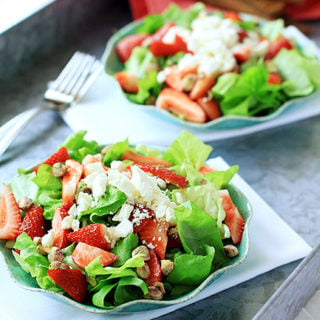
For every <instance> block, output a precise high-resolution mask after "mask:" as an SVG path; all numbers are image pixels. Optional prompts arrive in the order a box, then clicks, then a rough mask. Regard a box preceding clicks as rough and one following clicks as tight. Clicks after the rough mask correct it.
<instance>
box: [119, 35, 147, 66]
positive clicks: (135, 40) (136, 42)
mask: <svg viewBox="0 0 320 320" xmlns="http://www.w3.org/2000/svg"><path fill="white" fill-rule="evenodd" d="M148 37H149V35H148V34H145V33H139V34H131V35H129V36H127V37H124V38H122V39H121V40H120V41H119V42H118V43H117V44H116V51H117V53H118V56H119V58H120V60H121V61H122V62H126V61H127V60H128V59H129V58H130V55H131V52H132V50H133V49H134V48H135V47H137V46H140V45H141V44H142V42H143V41H144V40H145V39H146V38H148Z"/></svg>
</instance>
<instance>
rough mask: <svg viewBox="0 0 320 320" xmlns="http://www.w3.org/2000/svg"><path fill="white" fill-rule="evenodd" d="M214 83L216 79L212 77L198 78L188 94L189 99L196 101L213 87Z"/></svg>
mask: <svg viewBox="0 0 320 320" xmlns="http://www.w3.org/2000/svg"><path fill="white" fill-rule="evenodd" d="M215 83H216V78H215V77H214V76H213V75H211V76H206V77H203V78H198V80H197V81H196V83H195V85H194V87H193V88H192V90H191V92H190V94H189V96H190V99H191V100H197V99H199V98H202V97H203V96H205V95H206V93H207V92H208V91H209V90H210V89H211V88H212V87H213V86H214V85H215Z"/></svg>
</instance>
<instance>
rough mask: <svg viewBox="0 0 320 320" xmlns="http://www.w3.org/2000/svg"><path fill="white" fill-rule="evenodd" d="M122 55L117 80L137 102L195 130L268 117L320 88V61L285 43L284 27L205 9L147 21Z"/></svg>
mask: <svg viewBox="0 0 320 320" xmlns="http://www.w3.org/2000/svg"><path fill="white" fill-rule="evenodd" d="M115 49H116V52H117V54H118V57H119V59H120V60H121V62H122V63H123V70H122V71H120V72H117V73H116V74H115V78H116V79H117V81H118V82H119V84H120V86H121V88H122V89H123V91H124V92H125V94H126V96H127V98H128V99H129V100H130V101H132V102H134V103H137V104H145V105H155V107H156V108H160V109H163V110H166V111H168V112H171V113H172V114H174V115H176V116H177V117H179V118H181V119H183V120H186V121H191V122H196V123H204V122H207V121H211V120H214V119H217V118H219V117H222V116H228V115H237V116H249V117H251V116H265V115H269V114H271V113H273V112H274V111H276V110H278V109H279V107H280V106H281V105H282V104H283V103H284V102H286V101H288V100H290V99H292V98H295V97H301V96H307V95H310V94H311V93H312V92H314V91H315V90H318V89H319V88H320V80H319V77H318V74H319V72H320V64H319V62H318V60H317V58H316V56H315V53H312V52H310V50H309V51H308V52H306V51H307V49H308V48H306V50H305V51H303V48H300V47H299V46H298V45H297V43H295V41H294V40H293V39H288V38H286V37H285V36H284V23H283V21H282V20H276V21H270V22H257V21H256V19H255V20H243V19H242V18H241V17H240V16H239V15H238V14H237V13H235V12H221V11H212V12H207V11H205V9H204V6H203V4H200V3H197V4H195V5H194V6H191V7H190V8H189V9H188V10H187V11H182V10H181V9H179V7H177V6H176V5H171V6H170V7H169V8H168V9H167V11H165V12H164V13H163V14H161V15H152V16H148V17H146V18H145V20H144V21H142V22H141V24H140V25H139V26H138V27H137V28H135V30H134V34H130V35H127V36H124V37H122V38H121V39H120V40H119V41H118V42H117V43H116V45H115ZM309 49H310V48H309ZM311 51H312V50H311Z"/></svg>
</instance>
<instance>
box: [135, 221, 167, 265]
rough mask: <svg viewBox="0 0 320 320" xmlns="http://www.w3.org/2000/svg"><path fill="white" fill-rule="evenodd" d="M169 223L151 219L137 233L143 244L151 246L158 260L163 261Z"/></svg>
mask: <svg viewBox="0 0 320 320" xmlns="http://www.w3.org/2000/svg"><path fill="white" fill-rule="evenodd" d="M168 228H169V223H168V222H165V221H157V220H156V219H151V220H149V221H148V223H147V224H146V225H145V226H144V228H143V229H142V230H141V231H140V232H139V238H140V240H141V242H142V243H143V244H146V245H149V247H150V246H152V248H154V251H155V252H156V254H157V255H158V257H159V258H160V259H164V257H165V254H166V248H167V243H168V236H167V230H168Z"/></svg>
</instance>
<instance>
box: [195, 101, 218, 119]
mask: <svg viewBox="0 0 320 320" xmlns="http://www.w3.org/2000/svg"><path fill="white" fill-rule="evenodd" d="M197 102H198V104H199V106H200V107H202V109H203V110H204V112H205V113H206V114H207V116H208V119H209V120H214V119H217V118H219V117H221V110H220V107H219V105H218V103H217V102H216V101H215V100H209V99H208V98H205V97H204V98H199V99H198V100H197Z"/></svg>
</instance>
